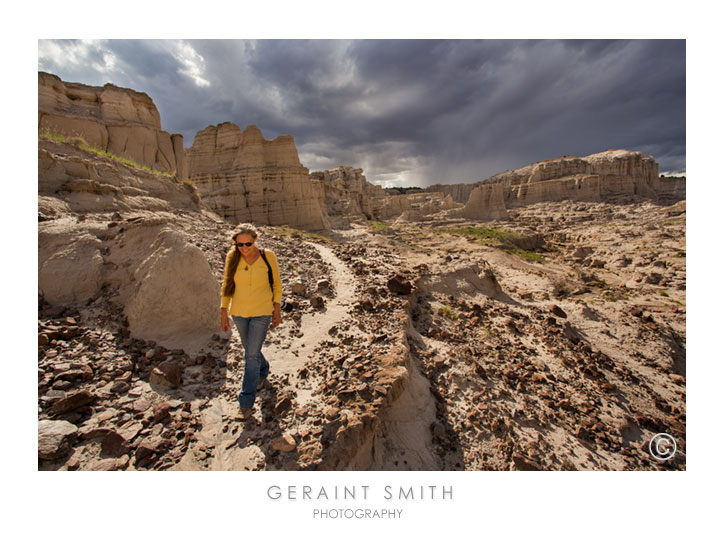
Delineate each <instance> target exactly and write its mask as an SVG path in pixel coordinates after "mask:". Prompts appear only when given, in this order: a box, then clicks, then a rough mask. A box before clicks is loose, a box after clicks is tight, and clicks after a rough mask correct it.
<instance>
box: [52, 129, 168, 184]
mask: <svg viewBox="0 0 724 538" xmlns="http://www.w3.org/2000/svg"><path fill="white" fill-rule="evenodd" d="M38 135H39V136H40V137H41V138H45V139H48V140H53V141H55V142H62V143H64V144H72V145H73V146H75V147H77V148H79V149H82V150H84V151H90V152H91V153H95V154H96V155H100V156H101V157H106V158H108V159H113V160H114V161H117V162H120V163H122V164H125V165H126V166H131V167H133V168H138V169H140V170H145V171H146V172H150V173H152V174H156V175H159V176H164V177H167V178H168V179H170V180H172V181H175V182H178V179H177V178H176V176H174V175H173V174H170V173H169V172H164V171H162V170H154V169H152V168H149V167H148V166H144V165H141V164H138V163H137V162H136V161H134V160H133V159H129V158H127V157H122V156H120V155H116V154H115V153H111V152H109V151H106V150H103V149H100V148H96V147H93V146H91V145H89V144H88V143H87V142H86V141H85V140H84V139H83V138H82V137H80V136H77V135H76V136H71V137H67V136H65V135H63V134H61V133H57V132H54V131H50V130H49V129H41V131H40V132H39V133H38Z"/></svg>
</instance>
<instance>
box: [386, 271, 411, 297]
mask: <svg viewBox="0 0 724 538" xmlns="http://www.w3.org/2000/svg"><path fill="white" fill-rule="evenodd" d="M387 288H388V289H389V290H390V291H391V292H392V293H398V294H400V295H410V293H412V284H410V282H409V280H407V279H405V277H403V276H402V275H395V276H393V277H392V278H391V279H390V280H388V281H387Z"/></svg>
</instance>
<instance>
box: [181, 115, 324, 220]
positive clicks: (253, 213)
mask: <svg viewBox="0 0 724 538" xmlns="http://www.w3.org/2000/svg"><path fill="white" fill-rule="evenodd" d="M187 156H188V167H189V177H190V178H191V179H192V180H193V182H194V184H195V185H196V187H197V188H198V190H199V194H200V195H201V198H202V199H203V200H204V201H205V202H206V203H208V204H209V206H210V207H211V208H212V209H213V210H214V211H216V212H217V213H218V214H219V215H221V216H222V217H224V218H226V219H228V220H230V221H232V222H236V223H240V222H254V223H256V224H268V225H282V224H287V225H289V226H292V227H297V228H303V229H312V230H314V229H316V230H324V229H329V228H330V224H329V219H328V216H327V213H326V211H325V209H324V193H323V191H322V189H320V187H319V185H315V184H313V183H312V181H311V179H310V178H309V170H307V169H306V168H305V167H304V166H302V164H301V163H300V162H299V156H298V154H297V148H296V146H295V145H294V138H293V137H292V136H289V135H283V136H279V137H277V138H275V139H274V140H265V139H264V137H263V136H262V134H261V131H259V129H258V128H257V127H256V126H254V125H249V126H248V127H247V128H246V129H244V131H242V130H241V129H240V128H239V127H238V126H236V125H235V124H233V123H229V122H226V123H222V124H219V125H216V126H209V127H207V128H206V129H204V130H202V131H199V132H198V133H196V137H195V138H194V143H193V146H192V147H191V149H190V150H188V153H187Z"/></svg>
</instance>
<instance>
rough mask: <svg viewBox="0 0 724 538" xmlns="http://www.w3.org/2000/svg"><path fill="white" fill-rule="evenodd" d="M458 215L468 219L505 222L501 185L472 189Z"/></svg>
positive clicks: (505, 215)
mask: <svg viewBox="0 0 724 538" xmlns="http://www.w3.org/2000/svg"><path fill="white" fill-rule="evenodd" d="M460 214H461V215H462V216H463V217H467V218H469V219H477V220H507V219H508V211H507V210H506V208H505V202H504V201H503V187H502V185H499V184H493V185H480V186H478V187H476V188H475V189H473V191H472V192H471V193H470V198H469V199H468V202H467V203H466V204H465V207H463V208H462V210H460Z"/></svg>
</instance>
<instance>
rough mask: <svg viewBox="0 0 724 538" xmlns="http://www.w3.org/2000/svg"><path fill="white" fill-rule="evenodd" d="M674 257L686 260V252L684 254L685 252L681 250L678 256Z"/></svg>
mask: <svg viewBox="0 0 724 538" xmlns="http://www.w3.org/2000/svg"><path fill="white" fill-rule="evenodd" d="M674 257H676V258H686V252H684V251H683V250H680V251H679V252H677V253H676V254H674Z"/></svg>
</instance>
